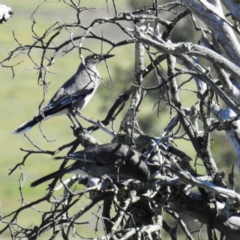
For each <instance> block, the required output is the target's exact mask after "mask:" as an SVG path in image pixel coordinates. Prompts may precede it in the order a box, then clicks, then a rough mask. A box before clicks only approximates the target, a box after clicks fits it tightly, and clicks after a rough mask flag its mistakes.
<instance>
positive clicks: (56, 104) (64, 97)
mask: <svg viewBox="0 0 240 240" xmlns="http://www.w3.org/2000/svg"><path fill="white" fill-rule="evenodd" d="M93 90H94V88H91V89H82V90H79V91H77V92H75V93H74V94H69V93H68V92H66V91H62V93H61V94H58V98H53V99H52V100H51V101H50V102H49V104H48V105H47V106H46V107H45V108H44V109H43V111H44V114H45V115H48V114H54V113H57V112H59V111H61V110H63V109H65V108H67V107H68V105H69V106H71V105H72V104H74V103H76V102H77V101H79V100H81V99H84V98H85V97H86V96H87V95H89V94H91V93H92V92H93ZM48 112H49V113H48Z"/></svg>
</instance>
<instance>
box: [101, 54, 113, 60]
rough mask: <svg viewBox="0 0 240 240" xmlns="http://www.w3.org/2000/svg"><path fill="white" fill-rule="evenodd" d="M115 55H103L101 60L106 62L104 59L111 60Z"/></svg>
mask: <svg viewBox="0 0 240 240" xmlns="http://www.w3.org/2000/svg"><path fill="white" fill-rule="evenodd" d="M114 56H115V55H113V54H102V55H101V58H102V59H101V60H104V59H107V58H111V57H114Z"/></svg>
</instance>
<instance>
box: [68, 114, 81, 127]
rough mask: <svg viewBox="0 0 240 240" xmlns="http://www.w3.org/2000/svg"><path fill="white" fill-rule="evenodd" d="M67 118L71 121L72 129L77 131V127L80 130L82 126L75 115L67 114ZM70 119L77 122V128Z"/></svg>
mask: <svg viewBox="0 0 240 240" xmlns="http://www.w3.org/2000/svg"><path fill="white" fill-rule="evenodd" d="M67 116H68V118H69V119H70V121H71V122H72V124H73V127H72V129H77V128H78V127H79V128H80V129H82V125H81V124H80V123H79V122H78V120H77V118H76V115H75V114H67ZM72 117H73V118H74V119H75V121H76V122H77V124H78V126H77V125H76V123H75V122H74V120H73V119H72Z"/></svg>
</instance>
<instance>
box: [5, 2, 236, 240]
mask: <svg viewBox="0 0 240 240" xmlns="http://www.w3.org/2000/svg"><path fill="white" fill-rule="evenodd" d="M81 2H82V6H86V7H95V8H97V10H95V11H92V12H89V11H86V12H83V13H82V20H83V24H84V25H86V26H87V25H88V24H89V23H91V22H92V20H93V19H94V18H95V17H96V16H97V15H99V16H102V17H103V16H111V15H113V9H112V5H111V1H109V9H110V14H109V15H108V14H107V13H106V1H105V0H91V1H87V0H85V1H81ZM1 3H2V4H6V5H8V6H11V7H12V9H13V12H14V16H13V18H12V19H10V20H9V21H8V22H7V23H4V24H2V25H0V31H1V37H0V57H1V60H2V59H4V58H6V57H7V56H8V52H9V51H11V50H12V49H14V48H16V47H17V46H18V44H17V43H16V41H15V40H14V38H13V32H14V35H15V37H16V38H17V39H18V41H19V42H20V43H21V44H23V45H24V44H31V43H32V42H33V38H32V35H33V34H32V33H31V24H32V22H31V21H30V19H29V18H30V16H31V14H32V13H33V11H34V9H35V8H36V6H37V5H38V4H40V3H42V1H39V0H35V1H30V0H21V1H17V0H8V1H2V2H1ZM116 3H117V6H118V9H119V11H124V10H131V8H130V6H129V5H128V1H127V0H122V1H116ZM103 7H104V9H102V8H103ZM74 14H75V13H74V11H73V10H72V9H71V8H70V7H67V6H66V5H65V4H64V3H63V2H57V1H56V2H55V3H51V2H46V3H44V4H43V5H42V6H41V8H40V9H39V10H38V11H37V13H36V15H35V20H36V23H37V24H36V32H37V33H38V34H39V35H42V34H43V32H44V31H45V30H46V29H47V28H48V27H49V26H50V25H51V24H53V23H55V22H57V21H59V22H61V23H63V22H71V21H73V19H75V15H74ZM124 24H126V26H128V23H124ZM77 31H78V30H77V29H76V33H78V32H77ZM96 31H97V32H98V33H99V34H101V33H102V31H103V33H104V36H108V37H110V38H112V39H114V40H116V41H117V40H119V39H124V38H125V37H126V35H125V36H124V35H123V34H120V33H119V29H118V28H117V27H115V26H112V25H110V24H106V26H104V28H101V27H99V28H97V29H96ZM79 33H80V32H79ZM76 35H77V34H76ZM68 36H69V33H68V32H67V31H66V32H65V35H64V37H65V38H67V37H68ZM61 40H62V39H61ZM59 41H60V40H59ZM83 46H84V47H90V48H91V49H92V50H93V51H95V52H100V51H101V42H99V41H96V40H95V41H93V40H85V41H84V44H83ZM103 47H104V49H103V52H106V51H108V50H109V48H110V46H109V45H106V44H104V45H103ZM112 53H113V54H115V55H116V57H114V58H111V59H109V60H108V65H109V69H110V72H111V76H112V77H113V80H114V83H112V82H111V81H110V80H109V77H108V74H107V71H106V67H105V65H104V63H101V64H100V65H99V72H100V74H101V76H102V77H103V79H104V83H105V84H106V85H107V86H108V87H110V88H112V89H113V90H109V89H108V88H106V87H105V86H104V85H101V86H100V87H99V89H98V91H97V93H96V94H95V96H94V97H93V99H92V101H91V102H90V103H89V104H88V106H87V107H86V108H85V109H84V110H83V111H82V113H83V114H84V115H85V116H87V117H90V118H93V119H94V120H101V119H103V118H104V117H105V115H106V113H107V110H108V109H109V108H110V107H111V106H112V104H113V102H114V101H115V99H116V97H117V96H118V95H119V94H120V93H121V92H122V90H123V89H128V88H129V87H130V85H131V81H132V79H133V77H134V45H133V44H132V45H127V46H123V47H121V48H118V49H115V50H114V51H113V52H112ZM84 54H85V55H87V52H84ZM33 56H34V59H35V61H36V62H39V61H40V52H37V51H36V52H35V53H34V54H33ZM21 61H23V62H22V63H21V64H19V65H17V66H16V67H14V74H15V77H14V78H13V74H12V70H11V68H1V75H0V81H1V87H0V98H1V101H0V109H1V118H0V121H1V124H0V126H1V131H0V136H1V137H0V141H1V142H0V147H1V160H0V202H1V212H2V215H3V216H4V215H6V214H8V213H9V212H11V211H13V210H15V209H17V208H18V207H19V206H20V204H21V202H20V199H21V198H20V195H19V183H18V179H19V177H20V170H16V171H15V172H14V173H13V174H12V175H10V176H9V175H8V173H9V170H10V169H12V168H13V167H14V166H15V165H16V164H17V163H19V162H20V161H22V159H23V157H24V155H25V153H24V152H22V151H20V150H19V149H20V148H23V149H34V147H33V146H32V145H31V144H30V142H29V141H28V140H27V139H26V138H25V137H24V136H23V135H17V136H16V135H11V132H12V131H13V130H14V129H15V128H16V127H17V126H18V125H20V124H21V123H23V122H24V121H26V120H28V119H29V118H31V117H33V116H34V115H35V114H36V113H37V112H38V106H39V104H40V102H41V100H42V98H43V93H42V92H43V90H42V87H41V86H38V84H37V71H36V70H35V69H34V67H35V66H34V65H33V63H32V62H31V61H29V59H28V58H27V56H26V55H19V56H18V57H17V58H15V59H12V60H11V61H10V62H6V63H5V64H6V65H12V64H14V63H18V62H21ZM79 63H80V60H79V56H78V52H77V51H76V50H74V51H72V52H70V53H68V54H66V55H65V56H61V55H60V54H59V56H58V57H57V58H56V61H55V64H54V65H53V66H52V67H51V68H50V71H51V72H52V73H53V74H48V75H47V78H46V81H48V82H51V84H50V85H49V89H48V94H47V96H46V101H47V102H48V100H50V98H51V97H52V95H53V94H54V93H55V91H56V90H57V89H58V88H59V87H60V86H61V85H62V84H63V83H64V82H65V81H66V80H67V79H68V78H69V77H71V76H72V74H74V73H75V71H76V69H77V67H78V65H79ZM146 63H147V60H146ZM183 80H185V79H182V80H181V79H180V80H179V81H183ZM193 85H194V83H190V85H189V87H192V86H193ZM181 98H182V100H183V103H184V104H185V106H188V107H190V106H191V105H192V104H194V102H195V99H194V94H192V93H191V92H189V91H187V90H186V91H182V93H181ZM153 105H154V101H153V100H152V98H151V97H150V95H147V96H146V98H145V99H144V102H143V104H142V107H141V109H140V114H139V120H140V124H142V125H144V126H145V129H147V130H148V131H147V132H146V134H149V135H151V136H160V135H161V133H162V132H163V129H164V127H165V126H166V124H167V122H168V121H169V119H168V115H167V114H164V111H162V113H161V114H160V117H157V113H156V109H153ZM124 111H126V108H125V110H124ZM120 120H121V118H119V119H117V121H116V130H117V129H118V125H119V122H120ZM83 125H84V126H88V124H87V123H85V122H84V123H83ZM42 129H43V131H44V133H45V134H46V136H47V138H48V139H49V140H51V141H50V142H47V141H46V140H45V139H44V138H43V137H42V136H41V133H40V132H39V129H38V127H37V126H36V127H34V128H33V129H32V130H31V131H30V132H29V134H28V135H29V137H31V139H32V140H33V141H34V143H35V144H36V145H37V146H39V147H40V148H42V149H46V150H55V149H56V148H58V147H59V146H61V145H63V144H65V143H68V142H70V141H72V140H73V136H72V131H71V129H70V122H69V119H68V118H67V117H65V116H61V117H58V118H53V119H51V120H49V121H46V122H44V123H43V124H42ZM93 135H94V136H95V137H96V138H97V139H98V140H99V141H102V142H109V141H110V140H111V138H110V137H109V136H108V135H107V134H106V133H104V132H101V131H97V132H96V133H94V134H93ZM217 136H218V137H219V136H221V138H222V139H223V141H222V145H221V148H219V147H217V145H213V150H214V156H215V157H216V158H217V159H220V157H221V159H223V160H224V159H226V158H227V157H228V155H227V154H229V153H226V152H224V151H223V149H226V148H227V149H230V150H229V151H230V152H232V151H233V150H232V148H231V146H230V144H229V143H228V141H226V139H225V137H224V135H223V134H220V135H217ZM176 143H177V144H178V147H179V148H180V149H181V150H182V151H185V152H186V153H187V154H189V155H190V156H191V157H192V158H194V157H195V155H194V154H195V153H194V151H193V149H192V147H191V144H190V143H189V142H185V141H184V142H182V141H176ZM64 154H66V151H63V152H62V153H61V154H59V155H64ZM218 161H220V160H218ZM234 161H236V160H234V159H233V162H234ZM58 166H59V162H54V161H53V160H51V156H48V155H44V154H41V155H36V154H35V155H31V156H30V157H29V158H28V159H27V161H26V164H25V166H23V167H22V168H21V171H22V172H23V174H24V175H26V174H27V178H26V181H25V182H24V185H23V193H24V197H25V200H26V201H27V202H31V201H33V200H36V199H38V198H40V197H41V196H43V195H44V194H45V192H46V191H45V189H46V187H47V184H43V185H41V186H39V187H37V188H30V187H29V184H30V183H31V182H32V181H33V180H35V179H37V178H39V177H41V176H43V175H45V174H47V173H49V172H51V171H54V170H56V169H57V168H58ZM39 207H41V208H43V209H47V208H48V207H49V206H47V205H44V204H43V205H41V206H39ZM79 209H80V206H79ZM92 212H93V210H92ZM88 218H89V216H88ZM93 219H94V217H93V216H91V221H93ZM83 220H84V219H83ZM19 221H20V222H21V223H22V224H23V225H25V226H28V225H29V224H31V223H32V222H34V223H36V224H37V223H39V222H40V215H39V216H38V217H37V216H36V213H35V211H33V210H28V211H27V212H25V216H23V217H22V218H21V219H19ZM2 226H3V224H1V223H0V227H1V228H2ZM93 226H94V224H93V223H92V224H91V225H88V227H86V226H83V227H82V229H84V233H85V234H86V235H85V236H88V235H91V233H92V228H93ZM88 228H89V229H90V230H91V231H86V230H88ZM0 238H1V237H0ZM4 238H5V239H8V235H7V234H5V235H4ZM40 239H41V238H40ZM42 239H45V238H44V237H43V238H42Z"/></svg>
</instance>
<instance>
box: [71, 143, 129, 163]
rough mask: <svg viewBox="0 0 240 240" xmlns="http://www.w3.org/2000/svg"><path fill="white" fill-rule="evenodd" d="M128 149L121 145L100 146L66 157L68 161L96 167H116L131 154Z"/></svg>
mask: <svg viewBox="0 0 240 240" xmlns="http://www.w3.org/2000/svg"><path fill="white" fill-rule="evenodd" d="M128 150H129V147H127V146H123V145H121V144H117V143H113V144H102V145H99V146H95V147H93V148H89V149H87V150H83V151H79V152H75V153H72V154H70V155H69V156H68V158H69V159H73V160H77V161H86V162H91V163H95V164H98V165H118V164H119V163H120V162H122V161H123V160H125V158H126V157H129V156H130V155H129V154H133V152H132V151H130V152H128Z"/></svg>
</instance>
